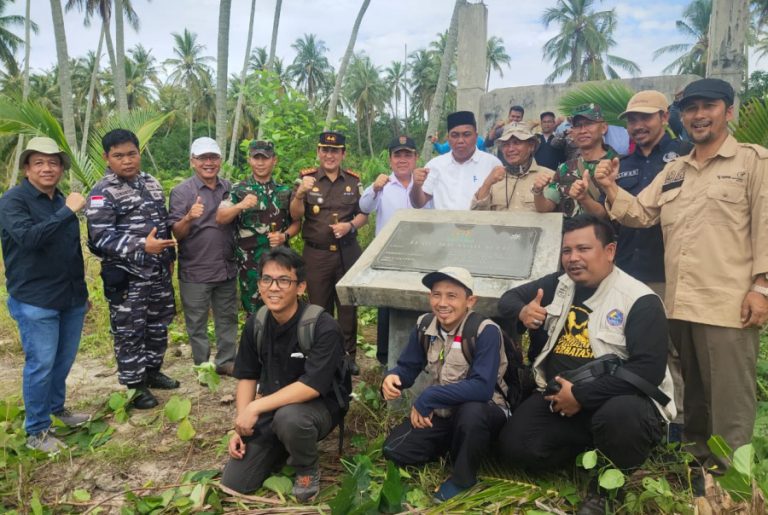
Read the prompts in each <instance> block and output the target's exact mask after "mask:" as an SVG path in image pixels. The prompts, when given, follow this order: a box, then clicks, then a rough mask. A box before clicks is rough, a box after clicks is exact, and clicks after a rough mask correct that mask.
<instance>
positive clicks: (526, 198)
mask: <svg viewBox="0 0 768 515" xmlns="http://www.w3.org/2000/svg"><path fill="white" fill-rule="evenodd" d="M541 173H548V174H550V175H552V176H554V175H555V171H554V170H550V169H549V168H547V167H545V166H541V165H540V164H538V163H537V162H536V160H535V159H534V160H532V161H531V166H530V168H528V172H527V173H526V174H524V175H513V174H510V173H508V174H507V175H506V177H505V178H504V180H503V181H499V182H497V183H496V184H494V185H493V186H491V192H490V194H489V195H488V196H487V197H485V198H482V199H479V198H477V192H475V195H474V196H473V197H472V205H471V207H470V209H473V210H477V211H489V210H490V211H536V206H534V204H533V192H532V191H531V188H533V185H534V184H535V183H536V178H537V177H538V176H539V175H540V174H541Z"/></svg>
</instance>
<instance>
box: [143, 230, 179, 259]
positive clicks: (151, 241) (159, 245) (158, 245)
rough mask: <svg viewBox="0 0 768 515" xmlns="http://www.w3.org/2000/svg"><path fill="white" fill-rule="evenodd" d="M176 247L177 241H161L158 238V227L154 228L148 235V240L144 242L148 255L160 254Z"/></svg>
mask: <svg viewBox="0 0 768 515" xmlns="http://www.w3.org/2000/svg"><path fill="white" fill-rule="evenodd" d="M175 245H176V241H174V240H163V239H159V238H158V237H157V227H153V228H152V230H151V231H149V234H147V239H146V241H145V242H144V252H146V253H147V254H160V253H161V252H162V251H164V250H165V249H167V248H169V247H173V246H175Z"/></svg>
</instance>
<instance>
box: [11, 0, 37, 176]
mask: <svg viewBox="0 0 768 515" xmlns="http://www.w3.org/2000/svg"><path fill="white" fill-rule="evenodd" d="M31 3H32V0H27V8H26V12H25V13H24V79H23V80H24V82H23V86H22V90H21V100H22V102H26V100H27V97H29V50H30V41H31V38H30V28H31V25H32V21H31V20H30V18H29V11H30V8H31ZM23 151H24V135H23V134H19V141H18V143H16V159H14V165H13V170H12V171H11V179H10V181H8V188H12V187H14V186H16V181H18V180H19V166H20V165H21V153H22V152H23Z"/></svg>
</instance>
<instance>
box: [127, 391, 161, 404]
mask: <svg viewBox="0 0 768 515" xmlns="http://www.w3.org/2000/svg"><path fill="white" fill-rule="evenodd" d="M158 404H159V402H157V399H156V398H155V396H154V395H152V392H151V391H149V389H148V388H147V387H146V386H138V387H136V395H135V396H134V397H133V399H131V406H133V407H134V408H136V409H152V408H154V407H155V406H157V405H158Z"/></svg>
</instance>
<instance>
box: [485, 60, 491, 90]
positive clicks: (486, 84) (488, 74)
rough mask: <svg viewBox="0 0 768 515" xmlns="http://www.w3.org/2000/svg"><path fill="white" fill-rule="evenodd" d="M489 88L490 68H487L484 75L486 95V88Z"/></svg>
mask: <svg viewBox="0 0 768 515" xmlns="http://www.w3.org/2000/svg"><path fill="white" fill-rule="evenodd" d="M490 86H491V67H490V66H489V67H488V73H487V74H486V75H485V92H486V93H488V88H489V87H490Z"/></svg>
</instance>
